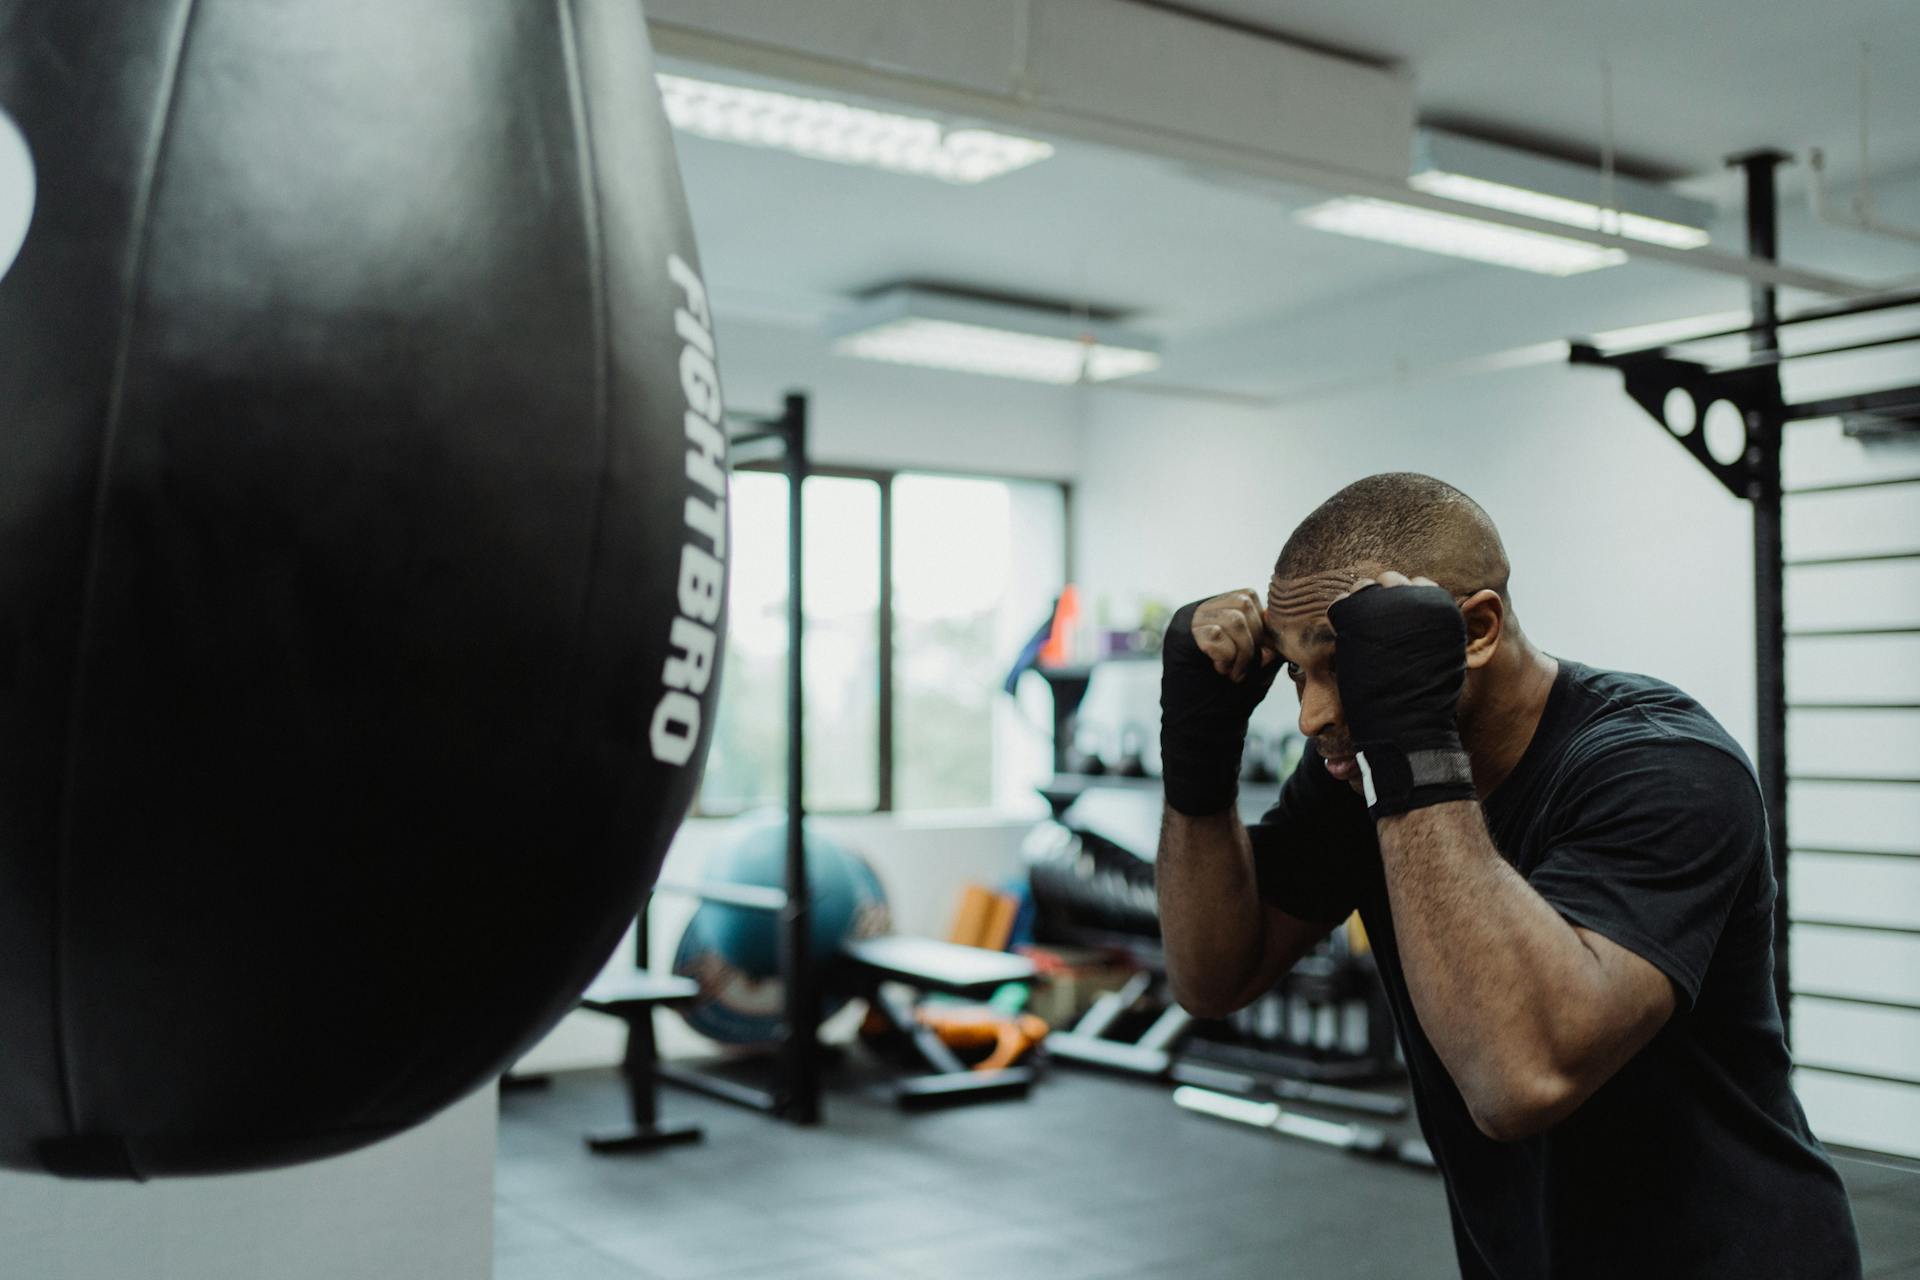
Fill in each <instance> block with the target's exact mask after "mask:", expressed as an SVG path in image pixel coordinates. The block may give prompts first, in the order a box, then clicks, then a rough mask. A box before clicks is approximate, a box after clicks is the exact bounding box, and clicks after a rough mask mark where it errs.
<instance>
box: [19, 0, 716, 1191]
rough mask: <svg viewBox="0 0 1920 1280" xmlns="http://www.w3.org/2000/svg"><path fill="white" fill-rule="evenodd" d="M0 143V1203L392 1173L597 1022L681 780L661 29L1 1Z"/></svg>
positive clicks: (552, 3) (520, 15) (698, 722)
mask: <svg viewBox="0 0 1920 1280" xmlns="http://www.w3.org/2000/svg"><path fill="white" fill-rule="evenodd" d="M0 118H7V119H10V121H11V125H10V126H9V128H8V129H7V130H6V132H7V134H8V136H9V137H10V138H13V139H16V140H18V141H21V142H23V143H24V152H25V155H26V157H27V159H26V161H25V164H26V165H27V166H28V167H29V168H30V174H29V177H28V181H29V183H30V188H31V189H30V192H29V199H30V201H31V209H30V217H29V219H28V224H27V226H26V229H25V233H24V238H23V239H22V240H21V241H20V243H19V245H18V252H17V256H12V255H10V256H12V262H11V265H10V266H7V265H4V264H0V271H4V275H0V1165H4V1166H7V1167H10V1168H15V1169H29V1170H48V1171H51V1172H54V1173H57V1174H64V1175H70V1176H82V1177H123V1178H125V1177H131V1178H146V1177H153V1176H159V1175H168V1174H186V1173H207V1172H217V1171H224V1170H239V1169H248V1168H263V1167H270V1166H276V1165H283V1164H289V1163H293V1162H297V1161H302V1160H308V1159H313V1158H317V1157H321V1156H326V1155H330V1154H333V1153H336V1152H341V1151H346V1150H349V1149H351V1148H354V1147H358V1146H362V1145H364V1144H367V1143H371V1142H374V1141H377V1140H379V1139H381V1138H383V1137H386V1136H388V1135H390V1134H393V1133H395V1132H397V1131H399V1130H401V1129H404V1128H406V1127H408V1126H410V1125H413V1124H416V1123H418V1122H420V1121H421V1120H423V1119H425V1118H427V1117H428V1116H430V1115H432V1114H433V1113H434V1112H436V1111H438V1110H439V1109H441V1108H443V1107H445V1106H447V1105H448V1104H449V1103H451V1102H453V1101H455V1100H457V1099H458V1098H460V1097H461V1096H462V1095H464V1094H466V1093H468V1092H469V1091H471V1090H473V1089H474V1088H476V1087H478V1086H480V1085H481V1084H483V1083H485V1082H486V1081H487V1080H489V1079H490V1078H492V1077H494V1076H496V1075H498V1074H499V1072H500V1071H501V1070H502V1069H503V1068H504V1067H505V1066H507V1065H508V1064H510V1063H511V1062H512V1060H513V1059H514V1057H515V1056H516V1055H517V1054H518V1053H520V1052H521V1051H523V1050H524V1049H525V1048H526V1047H527V1046H528V1045H530V1044H531V1043H532V1042H533V1041H534V1040H535V1039H537V1038H538V1037H539V1036H540V1035H541V1034H542V1033H543V1032H544V1031H545V1030H546V1029H547V1028H549V1027H550V1026H551V1025H552V1024H553V1023H554V1022H555V1021H557V1020H558V1019H559V1018H560V1017H561V1016H562V1015H563V1014H564V1013H565V1012H566V1011H567V1010H568V1009H569V1008H570V1007H571V1006H572V1003H573V1000H574V997H575V996H576V995H577V994H578V993H579V991H580V990H581V989H582V988H583V987H585V986H586V984H587V983H588V982H589V981H590V980H591V978H592V977H593V976H594V974H595V973H596V972H597V971H598V969H599V968H600V965H601V963H602V962H603V961H604V959H605V958H606V956H607V955H608V953H609V952H610V951H611V949H612V947H613V945H614V944H615V943H616V942H617V941H618V939H619V937H620V935H621V933H622V931H623V929H624V928H625V927H626V925H627V924H628V923H629V922H630V921H631V919H632V915H633V911H634V909H635V906H636V904H637V902H638V900H639V899H640V898H641V896H642V894H643V893H644V892H645V890H646V889H647V888H648V887H649V886H650V885H651V884H652V881H653V878H654V876H655V874H656V872H657V870H658V866H659V863H660V860H661V858H662V856H663V855H664V853H665V850H666V845H667V842H668V839H669V837H670V836H671V835H672V833H673V831H674V829H675V827H676V826H677V825H678V823H679V822H680V820H681V818H682V817H683V816H684V814H685V811H686V807H687V805H688V803H689V801H690V799H691V796H692V792H693V788H694V786H695V783H696V781H697V775H698V772H699V769H700V765H701V762H702V760H703V759H704V756H705V751H706V746H707V740H708V731H709V726H710V724H711V722H712V717H711V716H710V714H709V711H710V709H711V702H712V699H713V697H714V695H715V693H716V688H715V682H716V680H717V677H718V670H717V666H718V658H719V653H720V644H719V641H718V637H719V636H720V635H722V634H723V629H724V625H725V620H724V618H723V617H722V603H723V601H724V598H725V591H724V576H725V575H724V557H725V547H724V541H725V538H724V530H725V506H724V499H725V490H726V479H725V467H726V447H725V439H724V429H723V426H722V423H721V410H720V390H719V381H718V377H717V375H716V374H715V372H714V363H713V337H712V324H711V318H710V316H709V313H708V308H707V299H706V295H705V292H704V289H703V287H702V285H701V282H700V277H699V275H698V271H697V263H696V259H695V255H694V250H693V242H692V237H691V234H690V230H689V227H688V223H687V218H686V211H685V203H684V197H683V195H682V191H681V187H680V181H679V176H678V172H677V170H676V167H675V163H674V156H673V146H672V139H671V136H670V134H669V130H668V127H667V124H666V121H665V119H664V117H663V114H662V111H661V106H660V102H659V98H658V92H657V90H656V88H655V85H654V77H653V67H652V58H651V53H650V51H649V49H648V45H647V37H646V30H645V25H644V20H643V18H642V15H641V11H640V8H639V6H638V5H637V4H636V3H634V0H548V2H546V3H538V4H536V3H525V2H522V0H404V3H394V2H392V0H0ZM16 159H18V157H17V156H16ZM23 203H25V202H24V201H20V200H16V201H15V205H16V207H17V206H20V205H22V204H23Z"/></svg>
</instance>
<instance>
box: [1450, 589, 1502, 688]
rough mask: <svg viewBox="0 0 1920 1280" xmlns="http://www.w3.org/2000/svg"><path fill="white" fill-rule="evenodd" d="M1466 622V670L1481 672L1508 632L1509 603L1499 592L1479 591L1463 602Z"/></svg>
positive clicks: (1461, 611) (1462, 614)
mask: <svg viewBox="0 0 1920 1280" xmlns="http://www.w3.org/2000/svg"><path fill="white" fill-rule="evenodd" d="M1460 614H1461V616H1462V617H1464V618H1465V619H1466V621H1467V669H1468V670H1469V671H1474V670H1478V669H1479V668H1481V667H1484V666H1486V665H1487V664H1488V663H1489V662H1491V661H1493V655H1494V654H1495V653H1497V652H1499V649H1500V641H1501V639H1502V638H1503V637H1504V636H1505V635H1506V632H1507V602H1506V601H1504V600H1502V599H1501V598H1500V593H1499V592H1498V591H1486V590H1483V591H1476V592H1474V593H1473V594H1472V595H1470V596H1468V597H1467V598H1466V599H1465V600H1462V601H1461V602H1460Z"/></svg>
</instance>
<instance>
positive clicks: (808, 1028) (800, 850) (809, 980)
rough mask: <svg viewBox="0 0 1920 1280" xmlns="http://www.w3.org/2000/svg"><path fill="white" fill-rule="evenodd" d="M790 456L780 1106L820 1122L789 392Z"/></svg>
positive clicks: (799, 485) (801, 445) (803, 453)
mask: <svg viewBox="0 0 1920 1280" xmlns="http://www.w3.org/2000/svg"><path fill="white" fill-rule="evenodd" d="M781 421H782V426H783V430H784V434H785V435H786V444H787V455H786V473H787V875H786V881H787V908H786V910H785V911H784V912H783V913H782V914H781V917H780V922H781V941H782V944H783V948H782V949H783V950H784V951H785V959H786V964H785V966H784V971H785V973H786V978H787V1000H786V1005H787V1008H786V1015H787V1016H786V1022H787V1028H786V1030H787V1036H786V1042H785V1054H784V1056H785V1062H784V1063H783V1068H784V1070H783V1074H784V1076H785V1081H784V1091H785V1093H786V1097H785V1099H784V1100H783V1103H782V1110H783V1112H784V1114H785V1115H786V1117H787V1119H789V1120H791V1121H793V1122H794V1123H795V1124H818V1123H819V1122H820V991H819V980H818V979H819V975H818V974H817V973H816V972H815V971H814V965H813V956H812V933H811V930H812V926H813V894H812V892H811V890H810V889H809V888H808V885H807V846H806V834H805V822H806V816H807V804H806V733H805V725H804V724H803V723H802V719H801V715H802V709H803V706H804V704H805V702H806V699H805V697H804V696H803V688H802V685H801V679H802V676H803V674H804V670H805V663H804V662H803V658H804V655H805V650H806V621H807V611H806V597H805V595H804V592H803V587H804V580H805V574H804V572H803V567H804V564H805V560H806V544H805V541H804V532H805V529H806V522H805V520H804V519H803V505H804V504H803V502H802V494H803V493H804V492H805V490H806V481H807V398H806V397H805V396H802V395H794V394H789V395H788V396H787V402H786V413H785V414H784V416H783V417H782V420H781Z"/></svg>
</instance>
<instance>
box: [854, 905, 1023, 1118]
mask: <svg viewBox="0 0 1920 1280" xmlns="http://www.w3.org/2000/svg"><path fill="white" fill-rule="evenodd" d="M841 956H842V960H843V963H844V965H845V972H846V973H848V974H849V975H850V976H853V977H854V978H856V979H857V980H858V981H860V983H861V984H862V986H863V987H864V991H865V995H866V998H867V1001H868V1003H869V1004H870V1005H871V1006H872V1008H873V1011H874V1012H875V1013H877V1014H878V1015H879V1016H880V1018H881V1019H882V1020H883V1021H885V1022H886V1024H887V1025H888V1026H889V1027H890V1028H892V1029H893V1030H894V1031H895V1032H897V1033H898V1034H899V1035H900V1036H901V1037H902V1038H903V1039H904V1040H905V1042H906V1043H907V1044H909V1045H911V1046H912V1048H913V1051H914V1054H915V1056H916V1057H918V1058H919V1060H920V1061H921V1062H922V1063H923V1064H925V1067H926V1071H925V1072H924V1073H923V1074H919V1075H912V1076H908V1077H906V1078H905V1079H903V1080H899V1081H897V1082H895V1084H894V1101H895V1102H896V1103H898V1104H899V1105H900V1107H901V1108H902V1109H904V1110H908V1111H923V1110H928V1109H930V1108H933V1107H942V1106H952V1105H955V1104H958V1103H963V1102H987V1101H992V1100H994V1099H997V1098H1024V1097H1025V1096H1026V1095H1027V1092H1028V1091H1029V1090H1030V1089H1031V1088H1032V1087H1033V1082H1034V1071H1033V1069H1032V1068H1031V1067H1007V1068H1003V1069H1001V1070H999V1071H972V1070H969V1069H968V1068H967V1065H966V1064H965V1063H964V1062H962V1061H961V1060H960V1059H959V1057H958V1056H957V1055H956V1054H955V1053H954V1052H953V1050H952V1049H950V1048H948V1047H947V1045H946V1043H945V1042H944V1041H943V1040H941V1039H940V1037H939V1036H938V1035H936V1034H935V1033H934V1032H933V1031H932V1030H930V1029H928V1028H927V1027H923V1026H921V1025H920V1020H919V1019H918V1018H917V1017H915V1006H916V1003H917V1001H915V1000H908V999H905V998H904V997H902V996H900V995H899V994H898V993H896V992H893V991H890V990H888V989H887V984H889V983H898V984H899V985H901V986H906V987H911V988H913V989H914V990H915V991H916V992H920V993H927V992H938V993H940V994H942V995H951V996H959V997H961V998H962V999H970V1000H980V1001H984V1000H985V999H986V998H987V997H988V996H991V995H992V994H993V993H994V992H995V991H997V990H999V989H1000V987H1002V986H1003V985H1005V984H1006V983H1009V982H1032V981H1034V980H1035V978H1036V976H1037V974H1036V971H1035V969H1034V967H1033V962H1032V961H1031V960H1028V959H1027V958H1026V957H1024V956H1015V955H1008V954H1007V953H1006V952H1004V951H988V950H986V949H985V948H984V947H965V946H961V945H959V944H958V943H953V942H936V941H934V940H933V939H931V938H905V937H899V936H889V937H881V938H862V939H859V940H857V941H854V942H849V943H847V944H846V945H845V946H844V947H843V948H842V950H841Z"/></svg>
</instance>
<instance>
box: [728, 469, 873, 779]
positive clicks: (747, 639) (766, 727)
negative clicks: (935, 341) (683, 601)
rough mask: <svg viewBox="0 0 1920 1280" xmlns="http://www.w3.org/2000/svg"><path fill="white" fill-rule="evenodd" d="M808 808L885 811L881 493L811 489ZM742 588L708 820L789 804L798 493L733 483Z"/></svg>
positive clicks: (732, 624)
mask: <svg viewBox="0 0 1920 1280" xmlns="http://www.w3.org/2000/svg"><path fill="white" fill-rule="evenodd" d="M806 496H807V505H806V521H807V529H806V538H805V545H806V563H805V565H804V568H805V574H806V580H805V583H804V584H803V589H804V591H805V593H806V600H807V652H806V654H805V656H804V658H803V661H804V663H805V666H806V678H805V679H804V680H803V681H802V686H803V688H804V689H805V691H806V737H807V754H806V765H807V805H808V807H809V808H812V809H822V810H836V809H859V810H868V809H873V808H875V807H876V806H877V805H878V804H879V797H880V781H879V739H880V719H879V714H880V707H879V680H878V670H879V646H880V631H879V628H880V622H879V607H880V491H879V486H878V485H876V484H874V483H873V482H872V481H870V480H847V479H840V478H838V477H832V476H812V477H809V478H808V480H807V495H806ZM732 498H733V512H732V530H731V539H732V547H731V550H732V553H733V554H732V558H731V560H730V563H729V568H730V571H731V575H732V580H731V582H730V584H729V589H728V608H729V615H728V624H727V657H726V667H725V669H724V671H723V672H722V675H721V685H720V707H719V718H718V721H717V723H716V726H715V729H714V738H713V749H712V751H711V753H710V754H709V755H708V757H707V769H706V775H705V778H704V780H703V781H702V783H701V789H700V808H701V811H702V812H705V813H717V814H722V813H734V812H738V811H740V810H744V809H752V808H757V807H760V806H763V805H780V804H784V803H785V801H786V778H787V774H786V768H787V482H786V480H785V478H784V477H781V476H777V475H768V474H765V473H760V472H742V473H740V474H738V475H736V476H734V478H733V494H732Z"/></svg>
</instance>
